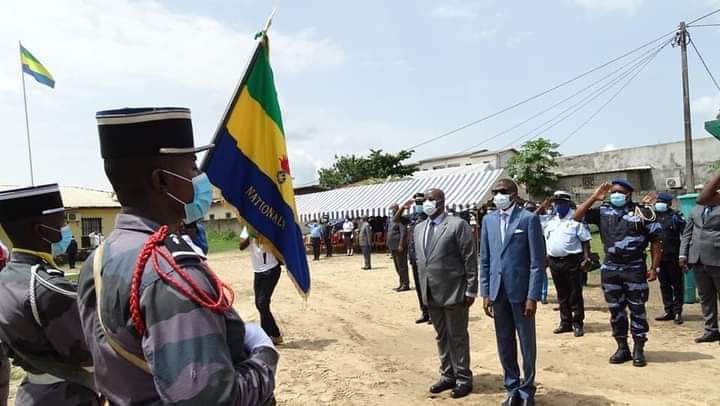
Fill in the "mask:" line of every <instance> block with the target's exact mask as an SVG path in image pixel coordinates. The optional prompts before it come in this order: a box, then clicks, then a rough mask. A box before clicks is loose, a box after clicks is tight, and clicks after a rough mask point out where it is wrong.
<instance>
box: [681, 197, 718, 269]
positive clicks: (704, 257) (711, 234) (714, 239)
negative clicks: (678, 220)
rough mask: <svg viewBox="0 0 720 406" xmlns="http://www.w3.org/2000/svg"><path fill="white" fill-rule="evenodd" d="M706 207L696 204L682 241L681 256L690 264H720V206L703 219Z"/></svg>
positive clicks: (689, 217)
mask: <svg viewBox="0 0 720 406" xmlns="http://www.w3.org/2000/svg"><path fill="white" fill-rule="evenodd" d="M705 207H706V206H696V207H695V208H694V209H693V210H692V211H691V212H690V216H688V220H687V224H686V225H685V231H683V235H682V241H681V243H680V256H683V257H686V258H687V259H688V263H689V264H697V263H698V262H701V263H703V264H705V265H710V266H720V207H715V208H714V209H713V210H712V211H711V212H710V213H708V214H707V215H706V216H705V221H703V218H702V217H703V216H702V213H703V210H705Z"/></svg>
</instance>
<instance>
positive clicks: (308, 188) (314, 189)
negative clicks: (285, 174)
mask: <svg viewBox="0 0 720 406" xmlns="http://www.w3.org/2000/svg"><path fill="white" fill-rule="evenodd" d="M326 190H327V188H324V187H322V186H320V185H304V186H298V187H296V188H295V189H294V191H295V196H300V195H308V194H310V193H318V192H324V191H326Z"/></svg>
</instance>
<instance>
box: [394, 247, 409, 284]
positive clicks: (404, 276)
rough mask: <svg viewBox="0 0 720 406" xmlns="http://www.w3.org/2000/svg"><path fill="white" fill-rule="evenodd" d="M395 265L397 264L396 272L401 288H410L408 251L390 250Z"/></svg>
mask: <svg viewBox="0 0 720 406" xmlns="http://www.w3.org/2000/svg"><path fill="white" fill-rule="evenodd" d="M390 255H392V259H393V263H394V264H395V272H397V274H398V280H399V282H400V286H410V276H409V275H408V255H407V249H404V250H402V251H400V250H390Z"/></svg>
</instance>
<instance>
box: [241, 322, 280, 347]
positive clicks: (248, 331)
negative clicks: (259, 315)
mask: <svg viewBox="0 0 720 406" xmlns="http://www.w3.org/2000/svg"><path fill="white" fill-rule="evenodd" d="M243 342H244V344H245V350H246V351H247V352H248V354H252V353H253V352H255V350H256V349H258V348H260V347H269V348H272V349H273V350H274V349H275V346H274V345H273V342H272V340H271V339H270V336H268V335H267V334H266V333H265V331H264V330H263V329H262V328H260V326H258V325H257V324H255V323H245V339H244V340H243Z"/></svg>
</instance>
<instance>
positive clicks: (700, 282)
mask: <svg viewBox="0 0 720 406" xmlns="http://www.w3.org/2000/svg"><path fill="white" fill-rule="evenodd" d="M719 187H720V175H718V176H715V177H714V178H713V179H712V180H711V181H710V182H708V184H707V185H705V188H704V189H703V192H702V193H701V194H700V196H699V198H698V203H699V205H698V206H696V207H695V208H694V209H693V210H692V211H691V212H690V216H688V220H687V225H686V226H685V231H684V232H683V235H682V241H681V244H680V267H681V268H683V269H687V266H688V264H689V265H690V266H691V267H692V269H693V271H694V272H695V281H696V283H697V287H698V293H699V294H700V304H701V306H702V312H703V318H704V319H705V332H704V334H703V335H702V336H700V337H698V338H696V339H695V342H696V343H709V342H714V341H720V331H718V295H719V294H720V207H718V204H720V196H718V193H717V190H718V188H719ZM702 204H705V206H703V205H702Z"/></svg>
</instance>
